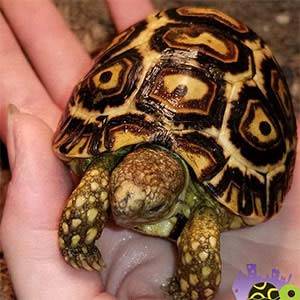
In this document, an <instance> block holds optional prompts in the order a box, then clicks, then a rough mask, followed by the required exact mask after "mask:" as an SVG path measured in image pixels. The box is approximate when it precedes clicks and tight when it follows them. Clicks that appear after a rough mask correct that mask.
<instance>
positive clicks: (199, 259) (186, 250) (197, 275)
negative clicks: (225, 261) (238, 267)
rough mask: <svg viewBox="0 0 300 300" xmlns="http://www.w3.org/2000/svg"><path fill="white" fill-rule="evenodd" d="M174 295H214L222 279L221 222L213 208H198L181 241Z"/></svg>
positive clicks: (172, 289)
mask: <svg viewBox="0 0 300 300" xmlns="http://www.w3.org/2000/svg"><path fill="white" fill-rule="evenodd" d="M177 245H178V252H179V259H178V269H177V272H176V275H175V277H174V279H173V280H172V281H171V283H170V285H169V293H170V294H171V295H172V297H173V299H176V300H177V299H192V300H197V299H202V300H204V299H207V300H208V299H212V298H213V296H214V295H215V293H216V291H217V290H218V287H219V285H220V282H221V258H220V225H219V223H218V218H217V215H216V213H215V212H214V211H213V210H212V209H211V208H203V209H197V210H196V211H195V212H194V214H193V217H192V218H191V219H190V220H189V222H188V223H187V224H186V226H185V228H184V230H183V232H182V233H181V235H180V237H179V239H178V241H177Z"/></svg>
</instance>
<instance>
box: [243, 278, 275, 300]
mask: <svg viewBox="0 0 300 300" xmlns="http://www.w3.org/2000/svg"><path fill="white" fill-rule="evenodd" d="M247 300H280V296H279V291H278V289H277V288H276V287H275V286H274V285H273V284H272V283H269V282H259V283H256V284H254V285H253V286H252V287H251V289H250V291H249V294H248V298H247Z"/></svg>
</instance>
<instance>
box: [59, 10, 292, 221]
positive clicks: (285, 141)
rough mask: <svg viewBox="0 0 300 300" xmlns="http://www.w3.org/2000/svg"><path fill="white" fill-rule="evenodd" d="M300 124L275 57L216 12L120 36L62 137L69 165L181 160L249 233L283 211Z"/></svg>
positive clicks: (186, 14)
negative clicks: (146, 157) (122, 155)
mask: <svg viewBox="0 0 300 300" xmlns="http://www.w3.org/2000/svg"><path fill="white" fill-rule="evenodd" d="M296 139H297V138H296V121H295V116H294V111H293V106H292V101H291V97H290V93H289V90H288V87H287V84H286V81H285V78H284V76H283V74H282V71H281V69H280V67H279V66H278V64H277V62H276V60H275V58H274V57H273V55H272V53H271V51H270V49H269V48H268V47H267V45H266V44H265V42H264V41H262V40H261V39H260V38H259V37H258V36H257V35H256V34H255V33H254V32H253V31H252V30H251V29H249V28H248V27H247V26H245V25H244V24H242V23H241V22H239V21H237V20H235V19H233V18H232V17H229V16H227V15H226V14H224V13H222V12H220V11H217V10H214V9H210V8H197V7H181V8H177V9H169V10H165V11H162V12H159V13H156V14H154V15H151V16H150V17H148V18H147V19H146V20H144V21H141V22H139V23H137V24H136V25H134V26H132V27H130V28H128V29H127V30H126V31H124V32H122V33H121V34H119V35H118V36H117V37H116V38H115V39H114V40H113V41H112V43H111V44H110V45H109V46H108V47H107V48H106V49H105V50H104V51H102V53H100V55H99V57H98V58H97V59H96V62H95V64H94V66H93V68H92V69H91V70H90V72H89V73H88V74H87V75H86V76H85V77H84V78H83V79H82V81H81V82H80V83H79V84H78V85H77V86H76V87H75V89H74V91H73V94H72V96H71V99H70V100H69V103H68V105H67V107H66V110H65V113H64V115H63V117H62V120H61V122H60V124H59V126H58V129H57V132H56V134H55V138H54V150H55V152H56V153H57V155H58V156H59V157H60V158H61V159H63V160H67V161H68V160H71V159H74V158H92V157H96V156H99V155H101V153H103V152H107V151H115V150H118V149H120V148H122V147H124V146H128V145H133V144H140V143H155V144H159V145H162V146H164V147H166V148H168V149H170V150H172V151H174V152H176V153H177V154H179V155H180V156H181V157H182V158H183V159H184V160H185V161H186V162H187V164H188V165H189V166H190V167H191V168H192V170H193V171H194V174H195V175H196V177H197V178H198V181H199V183H201V184H202V185H203V186H204V187H205V188H206V189H207V191H209V192H210V193H211V194H212V195H213V196H214V197H215V199H216V200H218V201H219V202H220V203H222V204H223V205H224V206H226V207H227V208H229V209H230V210H231V211H232V212H234V213H235V214H237V215H240V216H241V217H242V218H243V219H244V221H245V222H246V223H247V224H256V223H259V222H262V221H264V220H266V219H268V218H270V217H271V216H272V215H274V214H275V213H277V212H278V210H279V208H280V207H281V204H282V201H283V197H284V195H285V194H286V193H287V191H288V189H289V186H290V183H291V178H292V176H291V175H292V172H293V168H294V163H295V153H296V151H295V149H296Z"/></svg>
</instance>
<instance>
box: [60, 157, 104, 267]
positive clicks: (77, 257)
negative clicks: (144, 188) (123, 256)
mask: <svg viewBox="0 0 300 300" xmlns="http://www.w3.org/2000/svg"><path fill="white" fill-rule="evenodd" d="M108 194H109V170H108V169H107V168H106V167H105V164H104V163H103V162H102V161H96V162H94V163H93V164H92V165H91V166H90V167H89V168H88V170H87V171H86V173H85V175H84V176H83V177H82V179H81V181H80V183H79V185H78V186H77V188H76V189H75V190H74V191H73V193H72V194H71V196H70V198H69V200H68V203H67V206H66V207H65V209H64V211H63V214H62V218H61V222H60V224H59V246H60V250H61V253H62V255H63V257H64V259H65V260H66V261H67V262H68V263H69V264H70V265H71V266H73V267H75V268H84V269H86V270H89V271H91V270H97V271H100V270H101V269H102V268H103V266H104V264H103V260H102V257H101V254H100V251H99V250H98V248H97V247H96V246H95V240H97V239H98V238H99V237H100V235H101V233H102V230H103V227H104V224H105V222H106V220H107V209H108V206H109V202H108Z"/></svg>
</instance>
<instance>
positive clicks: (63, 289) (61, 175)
mask: <svg viewBox="0 0 300 300" xmlns="http://www.w3.org/2000/svg"><path fill="white" fill-rule="evenodd" d="M136 1H137V2H138V6H139V10H138V12H139V14H140V15H132V16H133V19H129V18H130V16H131V14H130V15H129V14H126V17H125V16H124V15H123V17H122V13H123V12H124V11H135V9H133V8H134V7H136V6H137V3H136V2H135V1H134V0H131V1H109V2H110V4H111V9H112V10H113V14H112V15H113V16H114V18H115V20H116V25H117V27H118V29H119V30H122V29H123V28H124V27H126V26H128V25H129V24H131V23H134V22H136V21H137V20H138V19H142V18H143V17H144V16H145V15H147V14H148V13H150V12H151V6H150V5H149V4H148V2H147V1H142V2H141V1H139V0H136ZM116 2H118V6H116V5H115V4H116ZM20 3H21V1H20V0H19V1H17V0H15V1H10V0H7V1H3V0H2V1H1V2H0V5H1V9H2V11H3V13H4V14H5V16H6V20H7V21H8V22H9V23H10V26H11V28H12V29H13V31H14V33H15V35H16V36H17V38H18V40H19V42H20V43H21V45H22V48H23V49H24V51H25V52H26V54H27V58H28V59H29V60H30V63H31V66H33V67H34V70H35V72H36V73H35V72H34V71H33V68H32V67H31V66H30V64H28V61H27V60H26V59H25V56H24V55H23V53H22V52H21V50H20V45H18V44H17V42H16V41H15V39H14V37H13V34H12V32H11V30H10V29H9V28H8V26H7V23H6V21H5V20H4V18H3V16H1V17H0V24H1V26H0V54H1V55H0V66H1V68H0V92H1V99H0V123H1V125H0V134H1V138H2V139H3V140H5V141H6V143H7V145H8V149H9V156H10V162H11V165H12V170H13V179H12V182H11V184H10V187H9V193H8V197H7V203H6V207H5V212H4V217H3V220H2V223H1V242H2V246H3V249H4V252H5V256H6V259H7V262H8V266H9V269H10V272H11V274H12V280H13V283H14V286H15V290H16V293H17V295H18V297H19V299H55V298H57V299H59V298H61V299H115V297H116V296H117V297H119V298H121V299H161V297H162V294H161V292H160V289H159V286H160V284H161V283H162V282H163V281H164V280H165V279H166V278H169V277H170V276H172V274H173V273H174V270H175V252H174V248H173V247H172V245H171V244H170V243H169V242H167V241H165V240H163V239H155V238H150V237H144V236H141V235H139V234H136V233H133V232H131V231H128V230H120V229H116V228H115V227H112V226H109V227H108V228H107V229H105V230H104V232H103V236H102V238H101V239H100V241H101V251H102V254H103V257H104V260H105V263H106V269H105V271H104V272H103V276H102V280H100V278H99V275H98V274H96V273H93V272H85V271H79V270H75V269H73V268H71V267H69V266H68V265H67V264H66V263H65V262H64V260H63V259H62V257H61V256H60V253H59V250H58V244H57V230H58V224H59V218H60V215H61V212H62V210H63V207H64V205H65V200H66V199H67V197H68V195H69V193H70V191H71V190H72V189H73V186H72V182H71V179H70V176H69V174H68V173H67V170H66V168H65V167H64V166H63V164H62V163H61V162H60V161H59V160H58V159H57V158H56V157H55V156H54V154H53V152H52V150H51V139H52V135H53V130H54V129H55V127H56V123H57V120H58V118H59V116H60V114H61V109H62V107H63V106H64V105H65V103H66V101H67V98H68V95H69V94H70V91H71V88H72V86H73V85H74V84H75V83H76V82H77V81H78V79H79V78H80V77H81V76H82V75H83V74H84V73H85V72H86V71H87V69H88V68H89V67H90V64H91V61H90V58H89V57H88V55H87V54H86V53H85V52H84V50H83V49H82V47H81V46H80V44H79V43H78V41H77V40H76V39H74V37H73V35H72V34H71V33H70V32H69V31H68V29H67V27H66V26H65V25H64V24H63V23H62V22H61V19H60V16H59V15H58V14H57V12H56V11H55V9H54V8H53V6H52V5H51V4H50V2H48V1H43V3H42V4H41V2H40V1H22V5H20ZM141 3H143V5H145V7H143V5H142V4H141ZM146 3H147V4H146ZM122 5H124V6H125V7H126V9H122ZM131 5H132V7H133V8H132V9H130V6H131ZM37 10H38V11H39V14H35V12H36V11H37ZM30 16H32V17H30ZM33 16H34V17H33ZM37 24H38V26H37ZM49 24H55V26H49ZM45 28H46V29H47V33H48V34H45ZM45 45H51V47H50V46H49V47H46V46H45ZM41 49H43V51H40V50H41ZM16 87H18V88H16ZM9 103H14V104H15V105H16V107H17V108H18V109H19V111H20V112H17V113H15V114H13V115H11V117H10V122H9V126H8V127H9V128H8V131H7V125H6V124H7V116H8V114H7V106H8V104H9ZM299 163H300V161H299V159H298V161H297V164H296V170H295V175H294V184H293V186H292V189H291V191H290V192H289V194H288V195H287V197H286V203H285V205H284V207H283V208H282V210H281V212H280V214H279V215H278V216H277V217H275V218H274V219H273V220H271V221H269V222H268V223H266V224H263V225H261V226H257V227H254V228H248V229H243V230H238V231H235V232H228V233H224V234H223V238H222V251H221V252H222V258H223V274H224V275H225V276H223V278H222V285H221V289H220V292H219V294H218V295H217V296H216V299H227V298H229V297H232V296H231V285H232V282H233V280H234V277H235V276H236V274H237V272H238V271H239V270H245V265H246V264H247V263H257V264H258V266H259V270H260V271H261V272H262V273H266V272H270V270H271V268H272V267H274V266H276V267H278V268H280V269H281V270H282V273H283V275H287V274H288V273H293V278H294V281H293V282H294V283H296V284H299V278H300V270H299V268H297V267H296V266H295V262H297V261H299V260H300V250H299V249H300V240H299V234H298V233H299V226H300V224H299V215H300V204H299V201H297V200H298V197H299V193H300V187H299V185H298V184H295V183H297V182H299V180H300V166H299ZM253 253H255V255H254V254H253ZM145 278H146V279H147V280H145ZM297 280H298V282H297ZM37 287H39V288H37ZM226 297H227V298H226Z"/></svg>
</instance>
